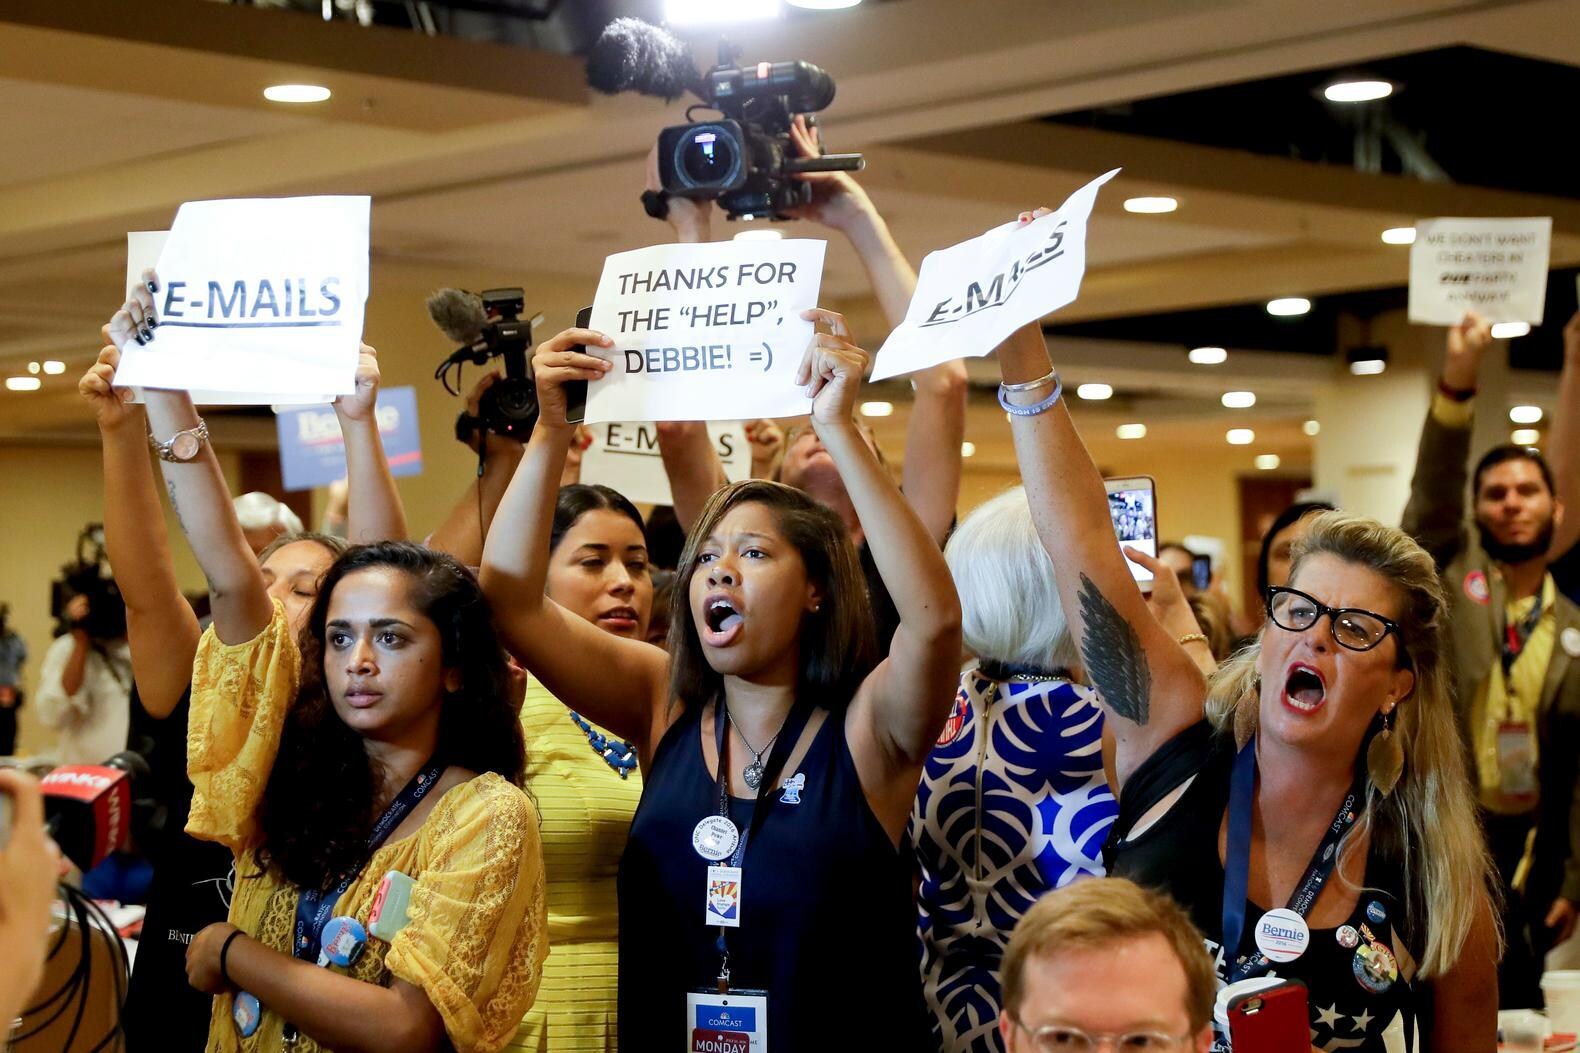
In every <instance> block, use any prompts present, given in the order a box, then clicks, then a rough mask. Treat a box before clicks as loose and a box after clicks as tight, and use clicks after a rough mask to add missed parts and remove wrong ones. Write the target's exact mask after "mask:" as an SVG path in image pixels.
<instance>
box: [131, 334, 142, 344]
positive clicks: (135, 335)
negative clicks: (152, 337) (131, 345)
mask: <svg viewBox="0 0 1580 1053" xmlns="http://www.w3.org/2000/svg"><path fill="white" fill-rule="evenodd" d="M132 339H133V340H136V341H137V346H138V347H142V346H143V343H144V340H143V338H142V337H140V336H138V335H137V334H136V333H133V334H132Z"/></svg>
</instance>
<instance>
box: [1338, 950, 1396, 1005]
mask: <svg viewBox="0 0 1580 1053" xmlns="http://www.w3.org/2000/svg"><path fill="white" fill-rule="evenodd" d="M1350 967H1351V968H1352V969H1353V970H1354V971H1355V979H1356V980H1357V981H1358V982H1359V983H1360V985H1361V986H1362V987H1364V988H1366V990H1368V991H1370V992H1371V993H1372V994H1382V993H1383V992H1384V991H1386V990H1388V988H1390V987H1392V986H1393V982H1394V981H1395V980H1397V979H1399V963H1398V962H1395V961H1394V958H1393V952H1392V951H1390V950H1389V949H1388V948H1387V947H1384V946H1383V945H1382V944H1380V943H1368V944H1365V945H1364V946H1362V947H1359V948H1357V949H1356V951H1355V958H1354V960H1353V961H1352V962H1351V963H1350Z"/></svg>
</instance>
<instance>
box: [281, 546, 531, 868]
mask: <svg viewBox="0 0 1580 1053" xmlns="http://www.w3.org/2000/svg"><path fill="white" fill-rule="evenodd" d="M372 567H392V568H394V569H396V570H399V571H402V572H403V573H404V574H406V575H407V577H409V578H410V580H411V595H410V600H411V603H412V606H414V607H415V608H416V609H417V610H419V611H421V612H422V613H423V614H424V615H426V616H427V617H428V618H429V619H430V620H431V621H432V622H433V624H434V625H435V626H436V627H437V628H438V630H439V638H440V640H441V648H442V650H441V656H442V657H441V660H442V661H443V663H444V665H445V667H446V668H448V669H458V670H460V673H461V687H460V689H459V690H457V691H454V692H450V693H447V694H446V695H445V697H444V701H443V703H442V706H443V709H442V710H441V712H440V716H439V746H438V752H437V756H438V759H439V762H440V763H442V764H445V765H456V766H459V767H462V768H467V769H470V770H471V771H475V772H490V771H491V772H498V773H499V774H500V775H502V776H504V777H505V778H506V779H508V780H510V782H512V783H514V784H516V785H518V786H519V785H520V784H521V782H522V778H523V774H524V771H525V768H526V749H525V746H524V745H523V742H522V736H521V723H520V719H519V718H518V716H517V714H516V710H515V707H514V706H513V705H512V703H511V697H510V689H509V675H508V673H507V671H506V666H505V649H504V646H503V645H502V644H501V643H500V642H499V636H498V634H497V633H496V632H495V630H494V622H493V617H492V615H491V614H490V612H489V608H488V601H487V600H486V599H484V597H483V590H482V587H481V586H480V585H479V584H478V582H477V579H476V578H475V577H473V576H472V573H471V572H470V571H468V570H467V569H466V568H465V567H464V566H462V565H461V564H460V563H458V562H457V561H456V560H454V559H452V558H451V557H450V556H447V555H444V554H443V553H439V552H434V551H432V550H430V549H427V548H424V547H422V546H421V545H416V544H412V543H410V542H405V541H381V542H377V543H375V544H371V545H358V546H354V547H352V548H349V549H347V550H346V551H345V552H344V553H343V554H342V555H341V556H340V557H339V558H338V559H336V560H335V562H334V563H333V564H332V565H331V566H330V568H329V570H327V571H326V572H325V573H324V578H323V582H322V584H321V585H320V587H319V590H318V598H317V599H316V600H315V601H314V602H313V609H312V613H311V614H310V615H309V616H308V620H307V625H306V626H305V627H303V629H302V635H301V638H300V641H299V645H300V648H301V653H302V683H301V688H300V689H299V690H298V692H297V695H296V699H295V701H294V702H293V703H292V705H291V711H290V713H289V714H288V715H287V716H286V719H285V729H284V733H283V734H282V735H281V737H280V751H279V754H278V755H277V756H276V757H275V760H274V767H273V768H271V769H270V770H269V781H268V784H267V785H266V786H265V788H264V792H263V800H262V801H261V802H260V804H259V808H258V823H259V828H260V831H261V834H262V840H261V842H260V844H259V846H258V850H257V853H256V858H257V862H258V864H259V866H260V867H263V868H273V869H274V870H276V871H277V872H279V873H280V874H282V875H283V876H284V877H285V878H286V879H287V880H288V881H290V882H291V883H293V884H295V885H297V886H298V887H300V888H311V889H323V888H328V887H329V886H330V885H331V884H332V883H333V882H334V881H335V880H336V879H337V878H339V877H341V876H343V875H345V874H351V873H355V872H356V871H357V870H359V869H361V868H362V867H363V866H364V865H365V864H366V863H367V861H368V858H369V852H368V845H367V839H368V831H369V830H370V829H371V828H372V826H373V823H374V820H375V819H376V818H377V816H376V815H375V814H374V805H375V798H376V796H377V790H378V787H379V785H380V784H381V782H382V777H383V773H382V772H380V771H379V770H378V769H377V766H376V764H375V762H374V761H373V759H372V758H371V757H369V756H368V753H367V750H366V749H365V747H364V746H363V740H362V736H361V735H359V734H358V733H357V732H355V731H353V730H352V729H351V728H349V727H347V726H346V725H345V723H344V722H342V721H341V719H340V717H339V716H338V715H337V714H336V713H335V708H334V705H333V703H332V702H331V701H330V698H329V690H328V687H327V685H326V683H325V679H324V630H325V623H326V622H327V621H328V618H329V600H330V597H331V596H333V595H334V592H335V586H336V585H338V584H339V583H340V582H341V580H342V579H344V578H345V577H346V576H347V575H348V574H353V573H355V572H357V571H359V570H367V569H369V568H372Z"/></svg>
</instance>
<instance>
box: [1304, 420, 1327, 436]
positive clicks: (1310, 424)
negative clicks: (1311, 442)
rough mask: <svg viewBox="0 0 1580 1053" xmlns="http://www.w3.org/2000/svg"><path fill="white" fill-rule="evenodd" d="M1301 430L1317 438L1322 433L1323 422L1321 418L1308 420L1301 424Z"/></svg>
mask: <svg viewBox="0 0 1580 1053" xmlns="http://www.w3.org/2000/svg"><path fill="white" fill-rule="evenodd" d="M1300 430H1301V431H1303V432H1305V433H1306V434H1307V435H1310V436H1312V437H1313V438H1315V437H1316V436H1318V435H1321V434H1322V422H1321V421H1319V420H1308V421H1306V423H1304V424H1302V425H1301V426H1300Z"/></svg>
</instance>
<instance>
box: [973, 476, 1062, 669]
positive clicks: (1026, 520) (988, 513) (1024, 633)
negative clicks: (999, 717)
mask: <svg viewBox="0 0 1580 1053" xmlns="http://www.w3.org/2000/svg"><path fill="white" fill-rule="evenodd" d="M944 559H945V560H946V561H947V562H948V563H949V572H950V573H951V574H952V575H954V579H955V590H956V591H957V592H959V594H960V609H961V614H962V620H961V628H962V629H963V630H964V633H965V643H966V647H967V648H968V649H969V650H970V651H971V653H972V654H974V655H976V656H977V657H978V658H979V659H982V660H984V661H995V662H1002V663H1005V664H1008V665H1026V666H1032V667H1035V668H1038V669H1059V668H1064V669H1070V668H1074V667H1075V666H1076V665H1077V664H1078V662H1079V661H1080V656H1079V654H1078V653H1077V651H1076V649H1075V641H1074V640H1072V639H1071V638H1070V630H1069V625H1068V624H1067V623H1066V622H1065V620H1064V610H1063V608H1061V607H1060V606H1059V591H1058V587H1057V585H1056V584H1055V582H1054V576H1053V561H1052V560H1051V559H1049V558H1048V552H1047V550H1046V549H1044V548H1043V547H1042V541H1041V540H1040V539H1039V538H1038V537H1037V528H1036V526H1035V525H1034V524H1033V523H1032V521H1031V505H1030V504H1029V503H1028V502H1027V500H1026V491H1025V489H1024V488H1023V487H1019V486H1017V487H1015V488H1013V489H1011V490H1006V491H1005V492H1004V493H1002V494H999V495H998V496H997V497H995V498H993V499H992V500H991V501H988V502H987V503H986V504H983V505H981V506H979V507H978V508H976V509H975V510H974V511H973V512H972V513H971V514H970V515H968V516H966V518H965V519H964V520H963V521H961V523H960V525H959V527H957V528H956V529H955V532H954V534H953V535H952V536H951V537H950V539H949V544H948V545H947V546H945V548H944Z"/></svg>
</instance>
